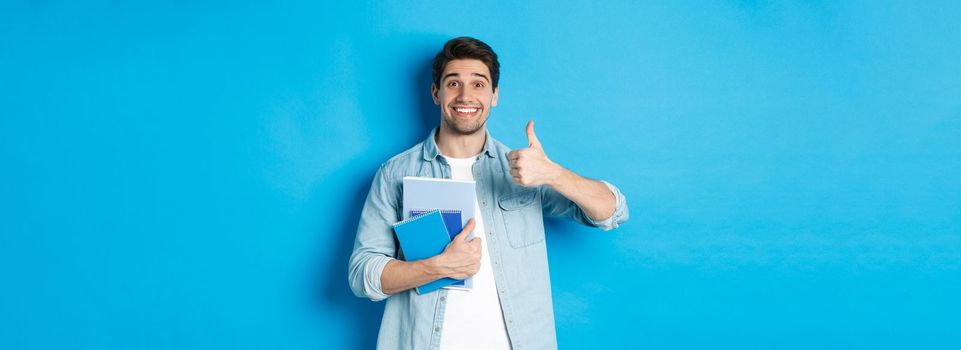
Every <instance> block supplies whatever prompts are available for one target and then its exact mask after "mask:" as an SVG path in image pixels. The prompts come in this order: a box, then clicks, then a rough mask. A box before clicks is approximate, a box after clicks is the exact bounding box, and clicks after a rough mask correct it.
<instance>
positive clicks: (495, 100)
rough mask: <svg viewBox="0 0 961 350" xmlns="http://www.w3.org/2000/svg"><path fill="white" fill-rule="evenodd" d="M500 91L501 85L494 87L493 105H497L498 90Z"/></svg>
mask: <svg viewBox="0 0 961 350" xmlns="http://www.w3.org/2000/svg"><path fill="white" fill-rule="evenodd" d="M498 91H500V88H499V87H496V88H494V97H492V98H491V107H497V92H498Z"/></svg>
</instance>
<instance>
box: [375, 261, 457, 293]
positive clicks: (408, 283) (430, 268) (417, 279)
mask: <svg viewBox="0 0 961 350" xmlns="http://www.w3.org/2000/svg"><path fill="white" fill-rule="evenodd" d="M434 259H435V258H429V259H424V260H416V261H403V260H397V259H394V260H391V261H389V262H387V265H386V266H384V273H383V274H381V276H380V284H381V289H382V290H383V292H384V294H395V293H397V292H402V291H405V290H408V289H411V288H414V287H417V286H420V285H423V284H426V283H428V282H432V281H434V280H437V279H439V278H442V277H447V276H446V274H445V272H444V269H443V268H442V267H441V266H438V265H437V264H435V263H434Z"/></svg>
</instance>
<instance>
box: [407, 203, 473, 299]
mask: <svg viewBox="0 0 961 350" xmlns="http://www.w3.org/2000/svg"><path fill="white" fill-rule="evenodd" d="M427 212H429V210H427V209H411V211H410V216H411V217H414V216H418V215H423V214H424V213H427ZM440 216H441V217H443V218H444V225H447V235H448V236H450V239H451V240H454V237H456V236H457V234H459V233H460V231H461V230H463V229H464V225H461V215H460V210H441V211H440ZM455 281H457V282H454V283H451V284H450V285H448V286H446V287H444V288H468V286H467V285H465V284H464V281H463V280H455Z"/></svg>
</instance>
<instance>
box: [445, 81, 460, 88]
mask: <svg viewBox="0 0 961 350" xmlns="http://www.w3.org/2000/svg"><path fill="white" fill-rule="evenodd" d="M457 85H460V83H458V82H456V81H451V82H449V83H447V86H448V87H457Z"/></svg>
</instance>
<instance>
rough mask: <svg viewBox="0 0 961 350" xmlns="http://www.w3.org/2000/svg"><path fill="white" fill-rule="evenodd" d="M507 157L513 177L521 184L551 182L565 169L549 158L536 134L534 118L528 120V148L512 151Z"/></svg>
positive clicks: (537, 184)
mask: <svg viewBox="0 0 961 350" xmlns="http://www.w3.org/2000/svg"><path fill="white" fill-rule="evenodd" d="M507 159H508V162H509V163H510V167H511V169H510V174H511V177H512V178H513V179H514V182H515V183H517V184H518V185H521V186H528V187H529V186H540V185H544V184H550V183H551V181H553V180H556V179H557V177H558V175H559V173H560V172H561V170H562V169H563V168H561V166H559V165H557V163H554V162H552V161H551V160H550V159H548V158H547V154H545V153H544V147H543V146H541V141H540V140H538V139H537V135H536V134H534V121H533V120H531V121H528V122H527V148H521V149H515V150H513V151H510V153H508V154H507Z"/></svg>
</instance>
